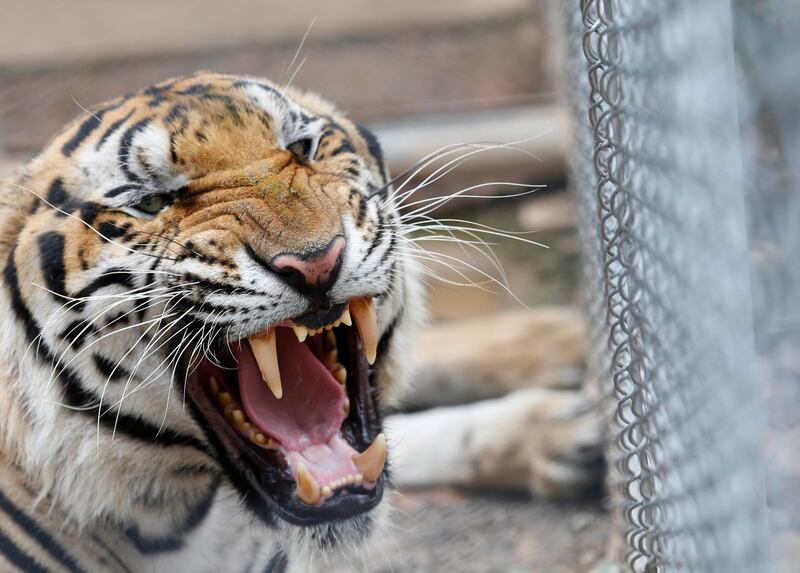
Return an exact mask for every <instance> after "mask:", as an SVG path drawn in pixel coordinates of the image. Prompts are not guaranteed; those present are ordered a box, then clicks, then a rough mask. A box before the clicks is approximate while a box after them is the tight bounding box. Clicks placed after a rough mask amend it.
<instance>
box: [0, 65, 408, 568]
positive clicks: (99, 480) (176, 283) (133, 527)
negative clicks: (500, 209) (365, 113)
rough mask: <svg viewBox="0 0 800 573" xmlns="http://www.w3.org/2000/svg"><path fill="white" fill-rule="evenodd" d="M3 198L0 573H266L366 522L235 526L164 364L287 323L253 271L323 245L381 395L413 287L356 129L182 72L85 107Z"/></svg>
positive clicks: (219, 477) (303, 104)
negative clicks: (331, 248)
mask: <svg viewBox="0 0 800 573" xmlns="http://www.w3.org/2000/svg"><path fill="white" fill-rule="evenodd" d="M0 189H2V195H0V197H2V199H0V201H1V204H0V261H2V265H3V279H2V282H3V284H2V288H0V313H2V319H1V320H2V322H1V324H2V334H0V476H1V477H0V570H1V571H15V570H20V571H162V570H163V571H242V572H245V571H264V570H275V571H277V570H282V569H283V568H284V567H285V562H286V559H287V558H288V560H289V563H290V564H291V563H292V562H293V561H294V562H295V563H298V564H306V563H308V560H309V559H312V558H314V557H315V556H318V555H327V554H328V553H331V552H336V551H339V550H340V548H341V546H343V545H346V546H348V547H354V546H356V545H358V543H360V542H361V541H363V540H365V539H366V538H368V537H369V536H370V535H372V534H373V532H374V531H375V530H376V529H378V528H379V522H380V521H381V520H382V516H383V514H384V513H385V510H384V509H383V508H384V505H385V504H384V503H382V504H381V505H379V507H378V508H377V509H375V510H373V511H372V512H369V513H367V514H363V515H360V516H358V517H357V518H354V519H351V520H346V521H342V522H336V523H331V524H323V525H319V526H316V527H311V528H302V527H297V526H292V525H289V524H287V523H285V522H283V521H281V520H279V519H275V520H270V519H268V518H267V519H265V518H264V517H263V516H261V517H259V518H256V517H255V514H253V513H251V512H249V511H247V510H246V506H247V502H248V496H247V494H246V492H244V493H243V492H242V491H241V489H238V490H237V489H234V487H233V486H232V485H231V484H230V483H229V481H230V480H228V479H227V476H226V473H225V471H224V468H223V467H222V466H221V464H220V462H219V460H218V457H217V456H216V455H215V451H214V449H213V447H212V446H211V445H210V444H209V442H208V440H207V438H206V437H205V433H204V432H203V431H202V429H201V427H200V424H199V423H198V421H197V419H196V416H195V415H194V414H193V413H192V411H191V407H190V406H189V405H187V404H186V401H185V399H184V397H185V384H187V380H190V379H191V375H192V373H191V371H190V369H188V370H187V369H186V368H184V369H183V370H181V368H182V367H184V366H186V364H190V363H191V360H190V359H191V358H192V357H193V356H196V355H198V354H202V353H203V352H204V351H205V350H206V349H207V345H208V344H210V341H211V340H213V339H219V338H226V339H236V338H241V337H243V336H246V335H248V334H249V333H252V332H255V331H257V330H258V329H259V328H261V326H262V325H264V324H269V323H271V322H275V321H278V320H281V319H283V318H285V317H288V316H294V315H296V314H298V313H300V312H302V311H303V308H304V307H303V305H304V304H305V303H304V298H303V296H302V294H301V293H299V292H298V291H297V289H296V288H293V287H292V285H291V284H289V283H287V282H286V281H285V280H282V279H281V278H280V277H276V276H274V273H272V272H271V270H270V268H269V265H268V264H267V262H268V261H270V260H271V259H272V258H273V257H274V256H275V255H276V254H277V253H281V252H304V251H309V250H313V249H316V248H320V247H322V246H324V245H326V244H328V243H329V241H330V240H331V238H332V237H335V236H340V235H341V236H344V237H345V238H346V244H347V247H346V250H345V252H344V255H343V259H342V261H341V267H340V269H339V271H338V276H337V277H336V281H335V284H334V285H333V286H332V287H331V291H330V293H329V296H330V297H331V298H332V299H336V300H348V299H350V298H352V297H354V296H373V297H375V300H376V305H377V309H378V321H379V331H380V336H381V339H380V345H379V357H378V362H377V363H376V380H377V386H378V389H379V390H380V393H381V394H382V396H383V398H384V400H391V394H392V391H391V390H392V389H393V388H395V387H396V386H397V385H398V384H399V383H400V381H402V380H403V378H404V377H405V372H406V366H405V364H404V361H402V360H399V359H398V356H399V351H400V350H399V348H398V347H399V345H400V344H402V343H403V342H402V341H404V340H407V339H409V338H410V337H409V336H408V333H409V332H410V331H411V330H412V329H413V327H414V326H415V324H416V322H417V320H418V318H417V316H418V313H419V312H420V311H419V310H418V309H419V307H420V305H419V300H418V299H419V290H420V289H419V284H418V282H417V280H416V278H415V273H414V270H413V267H412V265H411V264H410V262H409V260H408V259H407V258H406V257H404V256H403V254H402V253H403V249H401V248H399V246H400V245H399V237H398V235H399V233H398V225H399V224H400V223H399V219H398V216H397V211H396V207H395V205H394V202H393V198H392V196H391V191H390V189H391V187H390V185H389V179H388V175H387V173H386V168H385V166H384V163H383V159H382V157H381V152H380V147H379V145H378V143H377V141H376V140H375V138H374V136H373V135H372V134H371V133H369V132H368V131H367V130H365V129H363V128H361V127H359V126H358V125H356V124H354V123H352V122H351V121H349V120H348V119H347V118H346V117H344V116H343V115H342V114H341V113H340V112H338V111H337V110H336V109H335V108H334V107H333V106H331V105H330V104H328V103H326V102H324V101H323V100H321V99H320V98H318V97H317V96H315V95H311V94H306V93H302V92H300V91H297V90H294V89H291V88H283V87H279V86H276V85H274V84H271V83H269V82H266V81H263V80H260V79H254V78H247V77H234V76H226V75H218V74H211V73H199V74H197V75H194V76H191V77H186V78H180V79H175V80H171V81H167V82H164V83H161V84H158V85H155V86H153V87H150V88H147V89H145V90H143V91H140V92H138V93H135V94H131V95H127V96H124V97H120V98H118V99H116V100H113V101H111V102H108V103H106V104H103V105H100V106H98V107H95V108H93V109H92V110H91V111H90V112H89V113H88V114H86V115H84V116H83V117H81V118H79V119H78V120H76V121H75V122H74V123H73V124H71V125H69V126H67V127H66V128H65V129H64V131H63V132H62V133H60V134H59V135H57V136H56V137H55V138H54V139H53V140H52V141H51V142H50V143H49V144H48V145H47V147H46V148H45V149H44V151H43V152H42V153H41V154H40V155H39V156H38V157H36V158H35V159H34V160H32V161H31V162H30V164H29V165H28V166H27V167H26V168H25V169H24V171H23V172H22V173H21V174H20V175H19V176H18V177H17V178H16V179H15V180H13V181H10V182H4V183H2V184H0ZM341 540H345V541H346V542H347V543H344V544H343V543H337V542H338V541H341ZM290 566H291V565H290ZM296 567H299V569H298V570H303V568H304V566H303V565H296Z"/></svg>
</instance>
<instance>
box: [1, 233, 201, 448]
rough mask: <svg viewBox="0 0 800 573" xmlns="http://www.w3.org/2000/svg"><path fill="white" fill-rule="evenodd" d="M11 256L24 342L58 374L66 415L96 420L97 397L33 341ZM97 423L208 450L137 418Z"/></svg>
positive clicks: (36, 331)
mask: <svg viewBox="0 0 800 573" xmlns="http://www.w3.org/2000/svg"><path fill="white" fill-rule="evenodd" d="M15 255H16V245H14V247H13V248H12V249H11V253H10V254H9V256H8V261H7V262H6V268H5V271H4V276H5V283H6V287H7V288H8V290H9V291H10V294H11V309H12V310H13V311H14V313H15V314H16V317H17V320H19V321H20V322H21V323H22V325H23V327H24V329H25V336H26V337H27V338H28V341H29V342H33V341H34V340H36V341H37V344H36V345H35V347H34V348H35V352H36V355H37V356H40V357H41V358H42V360H43V362H45V363H46V364H53V365H55V366H54V367H55V368H56V369H57V370H59V375H58V378H57V379H58V380H59V381H60V382H61V386H62V387H63V389H64V399H65V403H66V404H67V405H68V406H71V407H72V408H73V409H71V410H66V411H70V412H74V413H77V414H82V415H85V416H89V417H91V418H95V419H96V418H97V417H98V415H97V414H98V407H99V406H98V404H100V397H99V396H97V395H95V394H94V393H93V392H91V391H90V390H88V389H86V388H85V387H84V386H83V384H82V383H81V381H80V379H79V377H78V375H77V374H75V372H74V371H72V370H71V369H70V368H67V367H64V366H63V365H62V364H60V363H59V362H57V360H56V357H55V355H54V354H53V352H52V351H51V350H50V347H49V346H48V345H47V344H46V343H45V342H44V340H37V337H39V335H40V334H41V328H40V327H39V324H38V323H37V322H36V320H35V319H34V318H33V316H32V315H31V313H30V310H28V307H27V306H26V305H25V302H24V301H23V299H22V293H21V292H20V290H19V279H18V276H17V266H16V264H15V262H14V256H15ZM115 418H116V421H115ZM100 423H101V424H102V425H103V426H104V427H106V428H107V429H109V430H112V431H114V430H116V431H117V432H121V433H123V434H125V435H127V436H128V437H130V438H133V439H136V440H140V441H143V442H146V443H149V444H158V445H160V446H165V447H170V446H178V445H179V446H187V447H191V448H194V449H196V450H199V451H201V452H204V453H205V452H207V450H208V448H207V447H206V445H205V444H204V443H203V442H201V441H200V440H198V439H197V438H195V437H194V436H189V435H187V434H182V433H180V432H177V431H175V430H171V429H169V428H160V427H159V426H157V425H155V424H151V423H150V422H147V421H145V420H142V419H141V418H139V417H138V416H133V415H130V414H122V413H120V414H119V416H118V417H117V416H116V415H115V414H114V413H112V412H107V413H106V415H103V416H100Z"/></svg>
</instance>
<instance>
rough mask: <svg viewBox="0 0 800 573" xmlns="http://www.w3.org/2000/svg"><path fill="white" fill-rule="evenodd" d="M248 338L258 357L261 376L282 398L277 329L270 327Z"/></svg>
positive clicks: (273, 391)
mask: <svg viewBox="0 0 800 573" xmlns="http://www.w3.org/2000/svg"><path fill="white" fill-rule="evenodd" d="M248 340H249V341H250V348H251V349H252V350H253V355H254V356H255V357H256V362H257V363H258V369H259V370H260V371H261V378H263V379H264V382H266V383H267V387H268V388H269V389H270V391H271V392H272V394H273V395H274V396H275V397H276V398H277V399H278V400H280V399H281V397H282V396H283V386H281V372H280V369H279V368H278V350H277V348H276V344H275V329H274V328H270V329H269V330H268V331H267V332H265V333H262V334H256V335H254V336H251V337H250V338H248Z"/></svg>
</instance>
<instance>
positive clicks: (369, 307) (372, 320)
mask: <svg viewBox="0 0 800 573" xmlns="http://www.w3.org/2000/svg"><path fill="white" fill-rule="evenodd" d="M350 310H351V312H352V313H353V320H355V322H356V328H357V329H358V334H359V336H361V342H362V344H363V345H364V355H365V356H366V357H367V362H369V363H370V364H374V363H375V356H376V354H377V353H378V316H377V314H375V305H374V304H373V303H372V297H362V298H354V299H353V300H351V301H350Z"/></svg>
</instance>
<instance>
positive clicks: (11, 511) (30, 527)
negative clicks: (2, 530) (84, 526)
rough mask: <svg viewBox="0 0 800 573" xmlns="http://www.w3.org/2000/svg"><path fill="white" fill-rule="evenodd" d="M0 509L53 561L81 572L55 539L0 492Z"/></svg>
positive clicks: (70, 569) (75, 562)
mask: <svg viewBox="0 0 800 573" xmlns="http://www.w3.org/2000/svg"><path fill="white" fill-rule="evenodd" d="M0 509H2V510H3V511H4V512H6V514H7V515H8V516H9V517H10V518H11V519H12V520H14V523H16V524H17V526H19V527H20V528H21V529H22V530H24V531H25V533H27V534H28V535H29V536H30V537H31V538H32V539H35V540H36V541H37V542H38V543H39V545H41V546H42V549H44V550H45V551H47V553H49V554H50V556H51V557H52V558H53V559H55V560H56V561H58V562H59V563H61V564H62V565H63V566H64V567H66V568H67V569H68V570H69V571H77V572H80V571H82V569H81V568H80V566H79V565H78V563H77V561H75V559H73V558H72V556H71V555H70V554H69V553H67V552H66V551H65V550H64V548H63V547H61V546H60V545H59V544H58V543H57V542H56V540H55V539H53V538H52V537H50V535H49V534H48V533H47V532H46V531H45V530H44V529H42V528H41V527H40V526H39V524H38V523H36V522H35V521H34V520H33V519H32V518H31V517H30V516H29V515H27V514H26V513H24V512H22V511H20V509H19V508H17V506H15V505H14V504H13V503H12V502H11V500H10V499H8V498H7V497H6V496H5V495H4V494H3V492H2V491H0Z"/></svg>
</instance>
